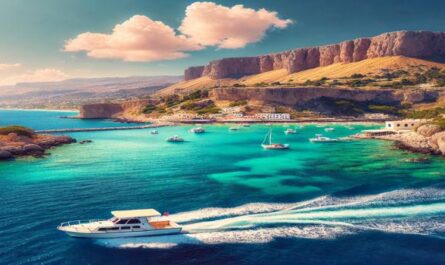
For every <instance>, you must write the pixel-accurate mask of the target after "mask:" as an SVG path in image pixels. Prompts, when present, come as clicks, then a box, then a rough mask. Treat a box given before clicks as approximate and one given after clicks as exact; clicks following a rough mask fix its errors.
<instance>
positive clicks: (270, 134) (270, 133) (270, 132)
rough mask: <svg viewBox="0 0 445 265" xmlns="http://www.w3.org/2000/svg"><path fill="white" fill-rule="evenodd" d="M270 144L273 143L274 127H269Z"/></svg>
mask: <svg viewBox="0 0 445 265" xmlns="http://www.w3.org/2000/svg"><path fill="white" fill-rule="evenodd" d="M269 144H272V127H270V128H269Z"/></svg>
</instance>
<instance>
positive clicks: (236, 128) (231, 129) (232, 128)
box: [229, 126, 239, 131]
mask: <svg viewBox="0 0 445 265" xmlns="http://www.w3.org/2000/svg"><path fill="white" fill-rule="evenodd" d="M238 130H239V127H237V126H232V127H230V128H229V131H238Z"/></svg>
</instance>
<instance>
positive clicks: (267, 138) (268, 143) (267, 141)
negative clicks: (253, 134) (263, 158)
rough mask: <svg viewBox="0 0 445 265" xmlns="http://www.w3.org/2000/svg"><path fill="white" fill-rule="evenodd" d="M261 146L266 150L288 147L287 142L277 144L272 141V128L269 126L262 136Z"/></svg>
mask: <svg viewBox="0 0 445 265" xmlns="http://www.w3.org/2000/svg"><path fill="white" fill-rule="evenodd" d="M261 147H263V149H267V150H285V149H289V145H288V144H279V143H272V128H269V131H268V133H267V134H266V136H265V137H264V140H263V143H262V144H261Z"/></svg>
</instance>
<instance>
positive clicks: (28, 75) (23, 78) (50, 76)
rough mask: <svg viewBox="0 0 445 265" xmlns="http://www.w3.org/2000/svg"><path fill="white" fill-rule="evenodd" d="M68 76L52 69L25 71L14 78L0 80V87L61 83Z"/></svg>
mask: <svg viewBox="0 0 445 265" xmlns="http://www.w3.org/2000/svg"><path fill="white" fill-rule="evenodd" d="M68 77H69V76H68V75H67V74H65V73H64V72H62V71H60V70H58V69H53V68H44V69H37V70H34V71H27V72H25V73H22V74H18V75H15V76H9V77H6V78H1V79H0V85H15V84H17V83H30V82H52V81H61V80H64V79H67V78H68Z"/></svg>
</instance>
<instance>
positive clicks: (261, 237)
mask: <svg viewBox="0 0 445 265" xmlns="http://www.w3.org/2000/svg"><path fill="white" fill-rule="evenodd" d="M355 230H358V229H355ZM351 233H352V229H350V228H344V227H335V226H323V225H322V226H305V227H301V228H300V227H276V228H260V229H248V230H241V231H219V232H206V233H197V234H184V235H172V236H160V237H144V238H124V239H100V240H97V241H96V242H97V243H99V244H100V245H103V246H107V247H116V248H171V247H174V246H177V245H180V244H192V245H194V244H235V243H236V244H262V243H268V242H271V241H272V240H274V239H275V238H278V237H287V238H291V237H299V238H312V239H332V238H335V237H337V236H339V235H346V234H351Z"/></svg>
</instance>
